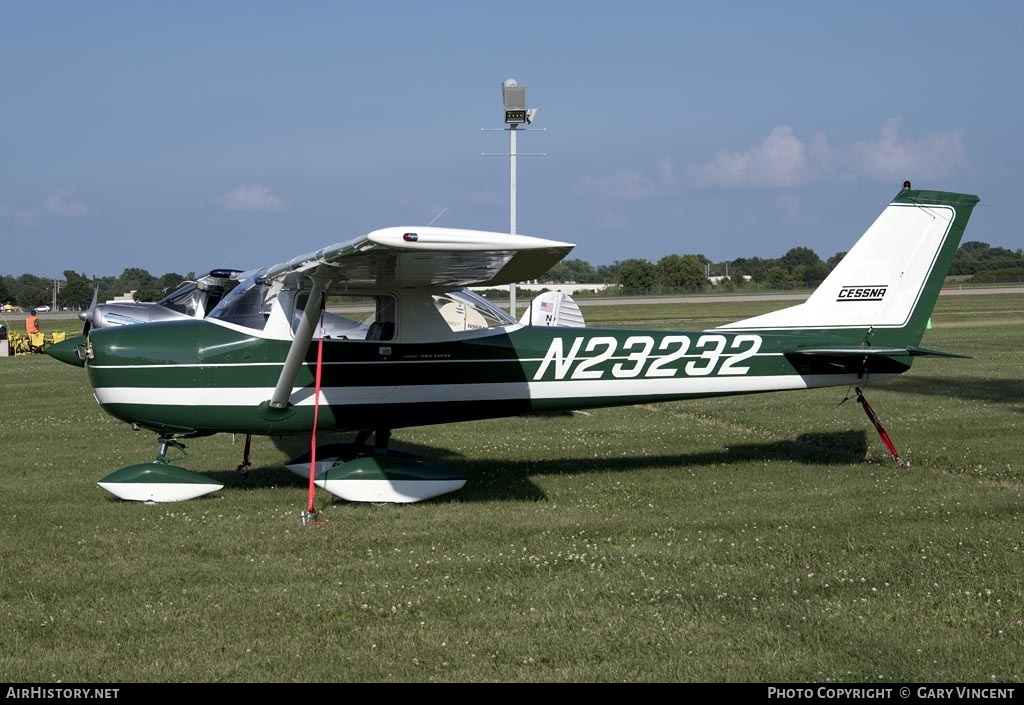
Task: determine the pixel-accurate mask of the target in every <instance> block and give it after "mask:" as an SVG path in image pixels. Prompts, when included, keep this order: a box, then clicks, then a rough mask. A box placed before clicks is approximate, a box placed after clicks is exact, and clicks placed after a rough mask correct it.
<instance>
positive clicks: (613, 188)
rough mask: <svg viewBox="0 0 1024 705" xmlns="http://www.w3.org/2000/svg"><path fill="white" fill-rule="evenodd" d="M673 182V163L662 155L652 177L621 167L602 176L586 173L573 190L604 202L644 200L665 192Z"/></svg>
mask: <svg viewBox="0 0 1024 705" xmlns="http://www.w3.org/2000/svg"><path fill="white" fill-rule="evenodd" d="M672 182H673V175H672V162H671V160H670V159H669V158H668V157H662V158H661V159H660V160H659V161H658V164H657V165H656V167H655V174H654V175H653V176H646V175H644V174H641V173H640V172H637V171H629V170H626V169H620V170H619V171H616V172H614V173H613V174H610V175H609V176H606V177H604V178H602V179H592V178H590V177H589V176H585V177H583V178H582V179H580V180H579V181H578V182H577V184H576V191H577V192H578V193H580V194H582V195H584V196H587V197H590V198H598V199H600V200H603V201H644V200H648V199H651V198H658V197H659V196H663V195H665V193H667V191H668V190H669V189H670V188H671V186H672Z"/></svg>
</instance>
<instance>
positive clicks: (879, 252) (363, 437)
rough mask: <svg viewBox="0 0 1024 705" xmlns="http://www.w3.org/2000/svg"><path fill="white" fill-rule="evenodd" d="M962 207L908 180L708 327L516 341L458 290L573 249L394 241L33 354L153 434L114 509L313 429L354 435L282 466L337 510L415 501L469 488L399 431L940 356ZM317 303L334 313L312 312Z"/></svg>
mask: <svg viewBox="0 0 1024 705" xmlns="http://www.w3.org/2000/svg"><path fill="white" fill-rule="evenodd" d="M977 202H978V198H977V197H976V196H971V195H965V194H958V193H947V192H939V191H920V190H912V189H911V188H910V184H909V183H907V184H905V186H904V189H903V190H902V191H901V192H900V193H898V194H897V195H896V197H895V198H894V199H893V201H892V202H891V203H890V204H889V205H888V206H887V207H886V208H885V210H884V211H883V212H882V214H881V215H880V216H879V217H878V219H877V220H876V221H875V222H874V223H873V224H872V225H871V226H870V227H869V228H868V230H867V231H866V232H865V233H864V235H863V236H862V237H861V238H860V240H859V241H858V242H857V243H856V244H855V245H854V246H853V247H852V248H851V249H850V251H849V253H848V254H847V255H846V257H844V258H843V260H842V261H841V262H840V263H839V264H838V265H837V266H836V268H835V269H834V270H833V271H832V273H831V274H830V275H829V276H828V277H827V278H826V280H825V281H824V282H823V283H822V284H821V286H820V287H819V288H818V289H816V290H815V291H814V292H813V293H812V294H811V296H810V297H809V298H808V299H807V300H806V301H805V302H804V303H801V304H798V305H796V306H792V307H789V308H785V309H782V310H779V311H775V312H772V313H767V314H764V315H760V316H756V317H754V318H749V319H746V320H742V321H738V322H736V323H730V324H728V325H724V326H719V327H717V328H711V329H707V330H699V331H664V330H655V331H641V330H608V329H595V328H558V327H547V326H530V325H524V324H523V323H522V322H517V321H515V320H514V319H512V318H510V317H509V316H508V315H507V314H505V313H504V312H503V311H501V310H500V309H497V308H496V307H495V306H493V305H491V304H490V303H489V302H488V301H487V300H486V299H483V298H481V297H480V296H477V295H475V294H473V293H472V292H470V291H469V290H468V289H466V288H465V287H467V286H470V285H499V284H508V283H510V282H516V281H522V280H525V279H530V278H533V277H536V276H538V275H540V274H541V273H543V272H545V271H547V269H549V268H550V267H551V266H552V265H554V264H555V263H556V262H557V261H558V260H560V259H561V258H563V257H564V256H565V255H566V254H567V253H568V252H569V251H570V250H571V249H572V247H573V245H570V244H567V243H564V242H556V241H552V240H544V239H539V238H534V237H527V236H523V235H509V234H504V233H488V232H480V231H472V230H456V229H449V228H437V227H409V228H403V227H399V228H385V229H382V230H377V231H374V232H372V233H370V234H368V235H365V236H363V237H359V238H356V239H354V240H351V241H349V242H345V243H341V244H336V245H331V246H329V247H325V248H323V249H321V250H318V251H316V252H312V253H309V254H306V255H302V256H300V257H296V258H295V259H293V260H291V261H289V262H285V263H283V264H279V265H276V266H272V267H268V268H266V269H263V270H260V271H258V272H255V273H253V274H252V275H251V276H249V277H248V278H246V279H245V280H244V281H242V282H241V283H239V284H238V285H237V286H235V287H234V288H233V289H232V290H231V291H230V292H229V293H228V294H227V295H226V296H224V298H223V300H221V302H220V303H219V304H218V305H217V307H216V308H215V309H214V310H213V311H211V312H209V314H208V315H207V316H206V318H205V319H202V320H200V319H190V318H183V319H181V320H175V321H167V322H161V323H148V324H144V325H131V326H123V327H111V328H102V329H94V330H92V331H91V332H90V334H89V336H88V338H87V339H86V340H84V342H83V338H81V337H79V338H78V339H77V342H76V340H75V339H71V340H69V341H67V342H65V343H64V344H62V345H61V346H57V345H54V346H51V347H50V348H49V349H48V350H47V352H49V353H50V354H51V355H53V356H54V357H57V358H58V359H62V360H64V361H66V362H71V363H74V364H83V360H84V364H85V366H86V368H87V371H88V377H89V382H90V384H91V385H92V387H93V391H94V394H95V397H96V399H97V401H98V402H99V404H100V405H101V406H102V407H103V409H104V410H105V411H107V412H108V413H110V414H112V415H113V416H115V417H117V418H119V419H123V420H124V421H126V422H128V423H131V424H133V425H135V426H136V427H144V428H148V429H151V430H153V431H155V432H156V433H157V434H158V436H159V444H160V446H159V448H160V450H159V452H158V454H157V460H156V461H154V462H149V463H141V464H138V465H131V466H128V467H126V468H122V469H121V470H118V471H116V472H114V473H112V474H111V475H109V476H108V477H106V478H104V480H102V481H101V482H100V485H101V486H102V487H104V488H105V489H107V490H109V491H111V492H112V493H114V494H115V495H117V496H118V497H121V498H124V499H135V500H143V501H175V500H180V499H188V498H191V497H196V496H200V495H203V494H206V493H208V492H211V491H214V490H217V489H219V488H220V487H221V485H220V484H219V483H216V482H214V481H213V480H211V479H209V478H206V477H205V476H203V475H200V474H198V473H193V472H189V471H186V470H183V469H181V468H178V467H175V466H173V465H171V464H170V462H169V460H168V458H167V451H168V449H169V448H171V447H175V446H180V445H181V443H180V441H181V440H182V439H187V438H190V437H197V436H204V435H209V434H214V433H244V434H273V435H279V434H310V433H313V434H315V433H316V430H317V429H319V430H322V431H323V430H350V431H357V432H359V433H358V436H357V438H356V441H355V442H354V443H351V444H335V445H334V446H329V447H324V448H320V449H317V448H316V442H315V435H314V438H313V442H312V444H311V452H310V454H309V456H308V457H305V458H301V457H300V458H298V459H296V460H295V461H293V463H290V464H289V467H290V468H291V469H293V470H296V471H297V472H306V473H309V475H312V477H311V478H310V479H311V481H312V482H315V484H316V485H318V486H320V487H323V488H325V489H327V490H328V491H329V492H331V493H332V494H335V495H337V496H340V497H343V498H345V499H349V500H360V501H375V502H408V501H417V500H421V499H426V498H429V497H433V496H437V495H440V494H443V493H446V492H450V491H452V490H455V489H458V488H460V487H461V486H462V485H463V484H464V483H465V481H466V478H465V477H464V476H463V475H461V474H460V473H455V472H452V471H450V470H448V469H446V468H443V467H437V466H432V465H426V464H424V463H421V462H419V460H418V459H416V458H414V457H412V456H409V455H408V454H404V453H400V452H398V451H395V450H392V449H389V448H388V447H387V446H388V439H389V437H390V434H391V431H392V429H395V428H400V427H406V426H417V425H429V424H440V423H446V422H455V421H464V420H471V419H482V418H494V417H502V416H512V415H518V414H525V413H530V412H537V411H548V410H552V411H554V410H572V409H584V408H590V407H606V406H616V405H628V404H638V403H648V402H665V401H674V400H685V399H697V398H701V397H709V396H719V395H732V394H748V393H755V392H769V391H782V390H799V389H810V388H817V387H828V386H847V385H862V384H865V383H867V382H868V381H870V380H876V379H881V378H885V377H890V376H893V375H898V374H900V373H902V372H905V371H907V370H908V369H909V368H910V365H911V362H912V361H913V359H914V358H915V357H918V356H922V355H939V356H955V355H954V354H953V353H945V352H941V351H936V350H928V349H924V348H921V347H919V346H918V345H919V342H920V340H921V337H922V334H923V332H924V330H925V327H926V324H927V321H928V319H929V316H930V314H931V311H932V308H933V307H934V305H935V302H936V299H937V297H938V295H939V290H940V288H941V286H942V283H943V279H944V277H945V274H946V272H947V271H948V269H949V265H950V262H951V260H952V258H953V255H954V253H955V251H956V249H957V246H958V244H959V242H960V239H961V236H962V235H963V232H964V228H965V226H966V225H967V221H968V218H969V217H970V215H971V212H972V210H973V208H974V206H975V204H976V203H977ZM327 292H330V293H331V294H332V296H337V295H339V294H343V295H344V297H345V300H346V301H347V302H349V303H348V306H349V308H348V309H345V310H344V313H345V315H342V314H341V313H337V312H335V311H336V310H337V309H334V308H333V307H332V311H331V312H327V311H325V310H324V306H323V301H324V296H325V294H326V293H327ZM314 342H315V343H316V345H314V346H313V347H312V349H311V344H312V343H314ZM76 344H77V345H78V346H79V350H78V352H79V354H78V355H76V354H75V352H74V347H75V346H76ZM865 411H867V412H868V415H869V417H872V420H873V421H875V424H876V426H877V427H878V429H879V431H880V433H881V434H882V436H883V440H884V441H886V444H887V445H889V444H888V440H887V437H886V436H885V434H884V429H882V428H881V426H880V425H879V424H878V423H877V419H875V418H873V414H872V413H871V412H870V407H868V406H867V405H866V403H865ZM371 433H373V434H374V445H373V446H372V447H371V446H368V445H367V444H366V442H367V440H368V439H369V436H370V434H371ZM890 451H893V454H894V455H895V452H894V450H893V449H892V448H891V446H890ZM302 468H305V470H302ZM311 504H312V502H311ZM311 511H312V507H311Z"/></svg>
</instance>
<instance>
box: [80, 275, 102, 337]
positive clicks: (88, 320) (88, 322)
mask: <svg viewBox="0 0 1024 705" xmlns="http://www.w3.org/2000/svg"><path fill="white" fill-rule="evenodd" d="M99 298H100V285H99V284H97V285H96V291H94V292H92V303H91V304H89V310H88V311H82V312H80V313H79V314H78V317H79V318H81V319H82V320H83V321H85V325H84V326H82V335H89V329H90V328H92V322H93V314H94V313H95V312H96V302H97V300H99Z"/></svg>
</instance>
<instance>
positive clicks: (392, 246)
mask: <svg viewBox="0 0 1024 705" xmlns="http://www.w3.org/2000/svg"><path fill="white" fill-rule="evenodd" d="M573 247H575V245H572V244H569V243H567V242H558V241H556V240H544V239H541V238H536V237H530V236H527V235H511V234H509V233H495V232H487V231H482V230H460V229H455V228H437V227H392V228H383V229H381V230H375V231H373V232H371V233H369V234H368V235H365V236H363V237H359V238H356V239H354V240H350V241H349V242H342V243H338V244H335V245H329V246H328V247H325V248H323V249H321V250H317V251H316V252H310V253H308V254H305V255H300V256H299V257H296V258H294V259H292V260H291V261H289V262H284V263H282V264H278V265H275V266H273V267H270V268H269V269H268V270H267V272H266V273H265V274H264V278H266V279H276V278H280V277H283V276H285V275H287V274H290V273H292V272H301V273H304V274H308V275H310V276H313V277H316V278H321V279H330V280H333V281H334V282H335V283H337V282H345V283H348V284H351V285H360V284H362V285H371V286H388V287H399V288H406V287H418V286H486V285H492V284H494V285H497V284H511V283H513V282H519V281H524V280H527V279H534V278H536V277H538V276H540V275H541V274H544V273H545V272H547V271H548V270H549V269H550V268H551V267H553V266H554V265H555V264H556V263H557V262H558V261H559V260H561V259H562V258H563V257H565V256H566V255H567V254H569V252H570V251H571V250H572V248H573Z"/></svg>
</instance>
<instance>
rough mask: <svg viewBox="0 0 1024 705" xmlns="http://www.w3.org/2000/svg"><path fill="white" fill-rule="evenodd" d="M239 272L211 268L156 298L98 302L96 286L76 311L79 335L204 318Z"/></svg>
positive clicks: (232, 285) (234, 281) (238, 270)
mask: <svg viewBox="0 0 1024 705" xmlns="http://www.w3.org/2000/svg"><path fill="white" fill-rule="evenodd" d="M239 275H243V276H244V272H243V271H242V270H240V269H214V270H211V271H209V272H207V273H206V274H202V275H200V276H199V277H197V278H196V279H195V281H186V282H184V283H183V284H182V285H181V286H180V287H178V288H177V289H175V290H174V291H172V292H171V293H170V294H167V296H165V297H163V298H162V299H160V300H159V301H156V302H141V301H140V302H136V301H117V302H113V303H105V304H99V303H97V298H98V297H99V288H98V287H97V289H96V292H95V293H94V294H93V299H92V304H91V305H90V306H89V308H88V310H86V311H82V312H81V313H79V314H78V317H79V318H81V319H82V320H83V321H85V328H84V331H83V335H84V334H86V333H88V332H89V330H90V329H91V328H108V327H110V326H126V325H133V324H136V323H156V322H158V321H172V320H175V319H177V318H183V317H187V318H205V317H206V314H207V313H209V312H210V311H212V310H213V308H214V307H215V306H216V305H217V304H218V303H219V302H220V300H221V299H222V298H224V295H225V294H226V293H227V292H229V291H231V290H232V289H233V288H234V287H235V286H236V285H237V284H238V282H239V280H240V276H239Z"/></svg>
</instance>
